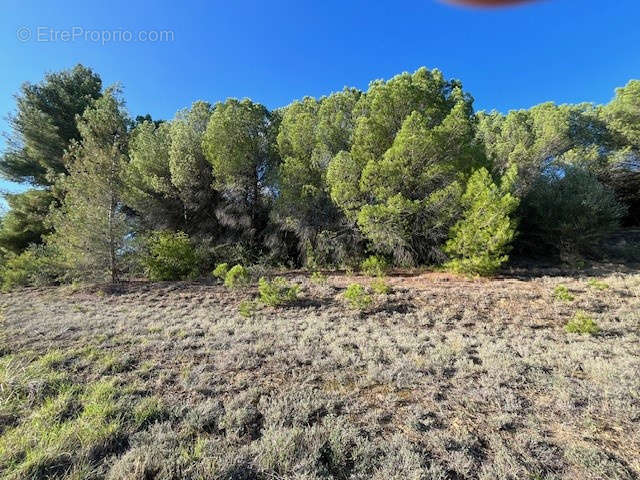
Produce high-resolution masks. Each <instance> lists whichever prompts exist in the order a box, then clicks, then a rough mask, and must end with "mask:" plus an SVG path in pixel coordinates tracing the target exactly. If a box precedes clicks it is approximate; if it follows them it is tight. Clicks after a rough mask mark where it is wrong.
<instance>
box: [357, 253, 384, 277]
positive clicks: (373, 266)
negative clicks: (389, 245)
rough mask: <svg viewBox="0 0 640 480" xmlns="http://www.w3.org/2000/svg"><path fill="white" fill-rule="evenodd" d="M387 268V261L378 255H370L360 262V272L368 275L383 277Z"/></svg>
mask: <svg viewBox="0 0 640 480" xmlns="http://www.w3.org/2000/svg"><path fill="white" fill-rule="evenodd" d="M388 269H389V265H388V263H387V261H386V260H385V259H384V258H383V257H380V256H378V255H371V256H370V257H368V258H366V259H364V260H363V261H362V263H361V264H360V270H362V273H364V274H365V275H367V276H369V277H383V276H384V275H385V274H386V273H387V270H388Z"/></svg>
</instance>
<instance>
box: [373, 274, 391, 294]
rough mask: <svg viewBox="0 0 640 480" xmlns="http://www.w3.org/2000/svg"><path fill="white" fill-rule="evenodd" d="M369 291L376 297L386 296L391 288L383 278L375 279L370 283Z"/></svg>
mask: <svg viewBox="0 0 640 480" xmlns="http://www.w3.org/2000/svg"><path fill="white" fill-rule="evenodd" d="M371 290H373V291H374V292H375V293H377V294H378V295H386V294H388V293H389V292H390V291H391V287H390V286H389V285H387V282H385V281H384V279H383V278H376V279H375V280H374V281H373V282H371Z"/></svg>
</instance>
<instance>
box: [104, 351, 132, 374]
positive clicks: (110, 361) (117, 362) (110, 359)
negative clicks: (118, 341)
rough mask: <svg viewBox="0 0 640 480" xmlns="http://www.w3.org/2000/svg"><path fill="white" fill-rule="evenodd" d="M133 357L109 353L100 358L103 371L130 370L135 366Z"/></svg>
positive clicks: (119, 371)
mask: <svg viewBox="0 0 640 480" xmlns="http://www.w3.org/2000/svg"><path fill="white" fill-rule="evenodd" d="M133 363H134V361H133V357H131V356H127V355H125V356H124V357H123V356H122V355H118V354H115V353H113V354H107V355H105V356H104V357H102V358H101V359H100V364H101V365H102V372H103V373H122V372H126V371H127V370H130V369H131V367H132V366H133Z"/></svg>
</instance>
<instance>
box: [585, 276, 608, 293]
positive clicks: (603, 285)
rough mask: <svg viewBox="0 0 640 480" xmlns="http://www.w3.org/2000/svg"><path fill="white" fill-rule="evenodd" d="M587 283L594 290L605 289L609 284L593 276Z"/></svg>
mask: <svg viewBox="0 0 640 480" xmlns="http://www.w3.org/2000/svg"><path fill="white" fill-rule="evenodd" d="M587 285H589V287H591V288H593V289H594V290H600V291H602V290H607V289H608V288H609V285H608V284H607V283H605V282H601V281H599V280H596V279H595V278H591V279H589V281H588V282H587Z"/></svg>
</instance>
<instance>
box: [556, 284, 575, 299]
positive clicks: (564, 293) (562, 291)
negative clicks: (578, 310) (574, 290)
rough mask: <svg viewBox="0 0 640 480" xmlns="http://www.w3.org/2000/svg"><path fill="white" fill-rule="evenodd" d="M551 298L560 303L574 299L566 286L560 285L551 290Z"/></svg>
mask: <svg viewBox="0 0 640 480" xmlns="http://www.w3.org/2000/svg"><path fill="white" fill-rule="evenodd" d="M553 298H555V299H556V300H559V301H561V302H572V301H573V300H574V298H575V297H574V296H573V295H572V294H571V292H569V289H568V288H567V287H566V285H562V284H560V285H558V286H557V287H556V288H555V289H554V290H553Z"/></svg>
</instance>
